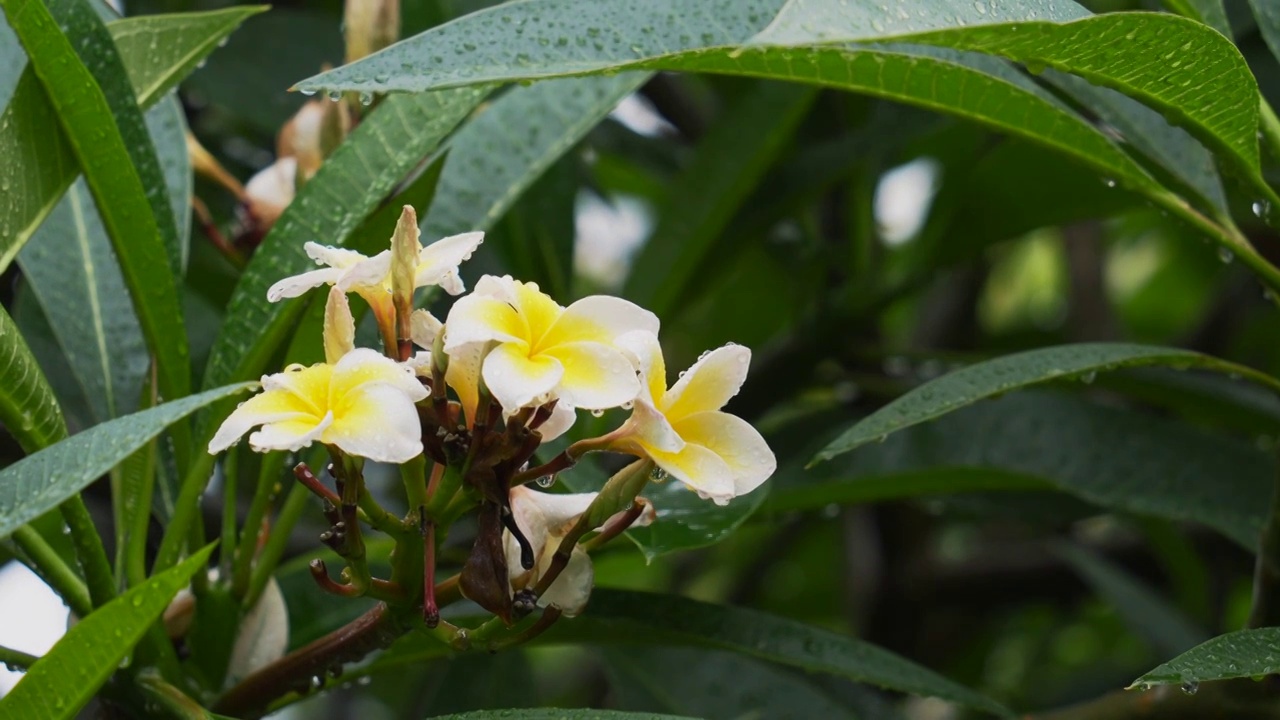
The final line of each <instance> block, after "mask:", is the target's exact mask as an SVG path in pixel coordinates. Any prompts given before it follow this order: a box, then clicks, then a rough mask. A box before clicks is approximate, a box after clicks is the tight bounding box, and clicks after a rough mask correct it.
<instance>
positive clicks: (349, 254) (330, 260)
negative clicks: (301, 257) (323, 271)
mask: <svg viewBox="0 0 1280 720" xmlns="http://www.w3.org/2000/svg"><path fill="white" fill-rule="evenodd" d="M302 249H303V250H305V251H306V253H307V257H309V258H311V259H312V260H315V261H316V263H317V264H320V265H328V266H329V267H331V268H335V269H338V270H345V269H347V268H349V267H351V266H352V265H355V264H356V263H358V262H360V261H362V260H368V259H369V258H368V257H366V256H365V255H364V253H358V252H356V251H355V250H348V249H346V248H337V247H333V246H331V245H321V244H320V243H317V242H308V243H304V244H303V245H302Z"/></svg>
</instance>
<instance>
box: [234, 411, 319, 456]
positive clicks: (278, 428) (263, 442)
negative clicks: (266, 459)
mask: <svg viewBox="0 0 1280 720" xmlns="http://www.w3.org/2000/svg"><path fill="white" fill-rule="evenodd" d="M332 424H333V413H325V415H324V417H322V418H320V420H319V422H317V421H316V419H315V418H313V417H310V416H308V417H304V418H297V419H291V420H282V421H279V422H273V423H267V424H266V425H263V426H262V429H260V430H258V431H257V432H255V433H253V434H251V435H249V447H251V448H253V449H254V450H255V451H257V452H269V451H271V450H286V451H289V452H297V451H298V450H301V449H302V448H304V447H306V446H308V445H310V444H311V443H313V442H315V441H316V440H319V439H320V438H321V436H322V435H324V432H325V430H327V429H328V428H329V426H330V425H332Z"/></svg>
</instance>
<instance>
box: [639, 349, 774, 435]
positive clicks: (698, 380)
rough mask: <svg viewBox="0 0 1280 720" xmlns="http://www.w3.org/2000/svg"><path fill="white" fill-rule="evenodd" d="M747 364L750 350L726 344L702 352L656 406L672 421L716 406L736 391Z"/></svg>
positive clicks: (745, 373) (743, 379)
mask: <svg viewBox="0 0 1280 720" xmlns="http://www.w3.org/2000/svg"><path fill="white" fill-rule="evenodd" d="M750 366H751V350H750V349H748V348H746V347H743V346H742V345H735V344H732V343H730V344H728V345H725V346H723V347H718V348H716V349H715V350H712V351H710V352H706V353H703V354H702V357H700V358H698V361H697V362H696V363H694V364H693V366H692V367H690V368H689V370H688V371H686V372H685V374H684V375H682V376H681V377H680V379H679V380H677V381H676V384H675V385H673V386H672V387H671V390H669V391H668V392H667V395H666V397H665V398H664V399H663V402H662V404H660V405H659V406H658V409H659V410H662V411H663V413H665V414H666V416H667V419H668V420H670V421H671V422H673V423H674V422H676V421H678V420H679V419H680V418H682V417H685V416H686V415H693V414H695V413H700V412H709V411H712V410H719V409H720V408H722V407H724V405H725V403H727V402H729V400H730V398H732V397H733V396H734V395H737V394H738V390H739V389H741V388H742V383H743V381H745V380H746V379H747V369H748V368H749V367H750Z"/></svg>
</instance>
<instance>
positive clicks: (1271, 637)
mask: <svg viewBox="0 0 1280 720" xmlns="http://www.w3.org/2000/svg"><path fill="white" fill-rule="evenodd" d="M1277 672H1280V628H1274V627H1271V628H1257V629H1255V630H1239V631H1237V632H1233V633H1227V634H1226V635H1219V636H1218V637H1216V638H1213V639H1212V640H1209V641H1208V642H1206V643H1203V644H1201V645H1197V646H1195V647H1194V648H1191V649H1190V650H1188V651H1186V652H1185V653H1183V654H1181V655H1179V656H1178V657H1176V658H1174V659H1172V660H1170V661H1169V662H1167V663H1164V664H1163V665H1161V666H1159V667H1157V668H1156V669H1155V670H1152V671H1151V672H1149V673H1147V674H1146V675H1143V676H1142V677H1140V678H1138V679H1137V680H1134V681H1133V684H1132V685H1130V687H1139V688H1141V687H1149V686H1151V685H1169V684H1192V683H1202V682H1206V681H1209V680H1227V679H1229V678H1245V677H1259V676H1262V675H1273V674H1275V673H1277Z"/></svg>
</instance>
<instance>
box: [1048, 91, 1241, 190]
mask: <svg viewBox="0 0 1280 720" xmlns="http://www.w3.org/2000/svg"><path fill="white" fill-rule="evenodd" d="M1043 77H1044V78H1045V79H1046V80H1048V81H1049V82H1051V83H1053V84H1054V85H1055V86H1057V87H1058V88H1059V89H1061V90H1062V91H1064V92H1066V93H1067V94H1068V95H1070V96H1071V97H1073V98H1075V100H1076V101H1077V102H1079V103H1080V104H1081V105H1083V106H1084V107H1086V108H1088V109H1089V110H1090V111H1091V112H1093V113H1094V114H1095V115H1097V116H1098V119H1099V120H1102V121H1103V122H1105V123H1107V124H1108V125H1110V126H1111V127H1113V128H1115V129H1116V130H1118V131H1120V134H1121V135H1123V136H1124V138H1125V140H1126V141H1128V142H1129V143H1130V144H1131V145H1132V146H1133V147H1134V148H1135V149H1137V150H1138V151H1139V152H1141V153H1142V154H1144V155H1146V156H1147V157H1149V158H1151V159H1152V160H1154V161H1155V162H1157V163H1159V164H1160V165H1161V166H1163V167H1164V168H1165V169H1166V170H1168V171H1169V172H1170V173H1172V174H1173V176H1174V177H1175V178H1177V179H1178V180H1179V181H1181V182H1182V183H1183V184H1184V185H1185V186H1187V187H1188V188H1191V190H1193V191H1194V192H1195V194H1196V195H1197V196H1198V197H1200V198H1201V200H1202V201H1203V202H1205V203H1207V204H1208V205H1210V206H1211V207H1213V208H1214V209H1215V210H1217V211H1219V212H1223V213H1226V212H1227V198H1226V194H1225V193H1224V192H1223V189H1222V180H1221V178H1219V177H1218V170H1217V166H1216V165H1215V164H1214V159H1213V155H1212V154H1211V153H1210V152H1209V151H1208V150H1206V149H1205V148H1204V146H1203V145H1201V144H1200V143H1198V142H1196V140H1195V138H1193V137H1191V135H1190V134H1188V133H1187V131H1186V130H1183V129H1182V128H1179V127H1176V126H1173V125H1170V124H1169V122H1168V121H1167V120H1165V119H1164V117H1162V116H1161V115H1160V113H1158V112H1156V111H1154V110H1152V109H1151V108H1149V107H1147V106H1145V105H1143V104H1142V103H1140V102H1138V101H1137V100H1134V99H1132V98H1130V97H1126V96H1125V95H1122V94H1121V93H1118V92H1116V91H1115V90H1109V89H1107V88H1104V87H1098V86H1097V85H1093V84H1091V83H1089V82H1087V81H1085V80H1082V79H1080V78H1078V77H1076V76H1074V75H1067V74H1065V73H1060V72H1057V71H1046V72H1045V73H1044V75H1043Z"/></svg>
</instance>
